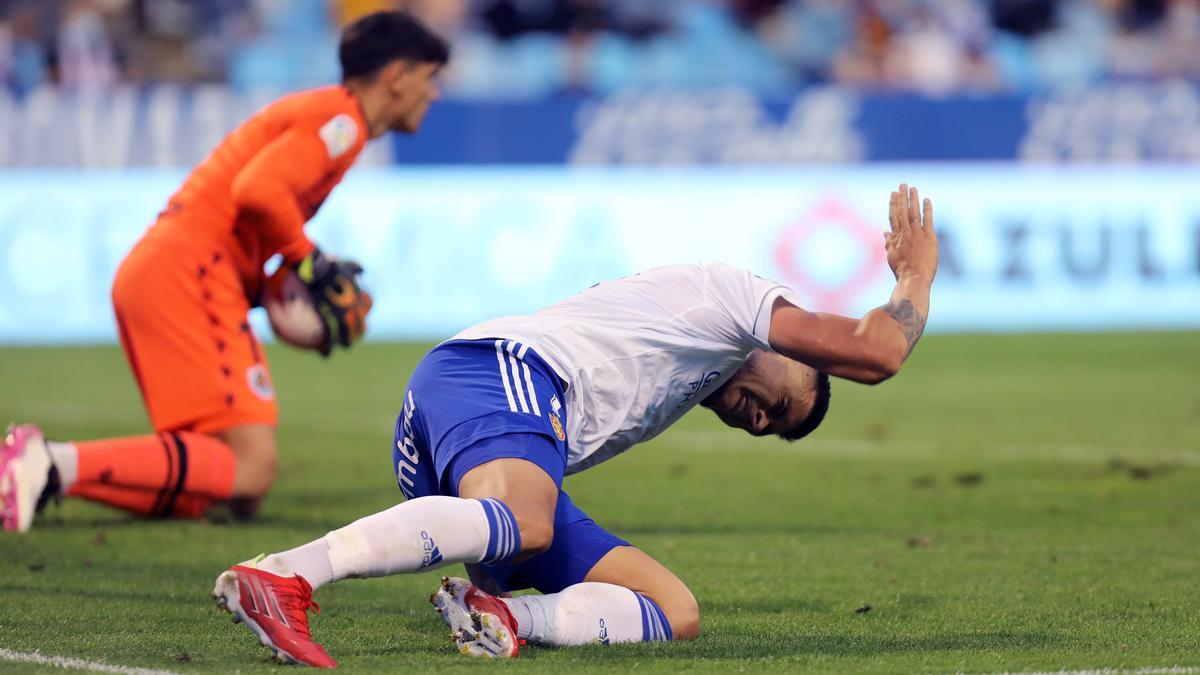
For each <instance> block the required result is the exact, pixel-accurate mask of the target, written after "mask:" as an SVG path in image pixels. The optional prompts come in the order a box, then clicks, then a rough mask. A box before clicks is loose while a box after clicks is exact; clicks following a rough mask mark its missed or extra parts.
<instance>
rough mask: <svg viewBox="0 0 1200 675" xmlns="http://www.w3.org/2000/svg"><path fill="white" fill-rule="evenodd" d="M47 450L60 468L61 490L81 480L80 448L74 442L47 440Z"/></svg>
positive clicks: (63, 491) (63, 490)
mask: <svg viewBox="0 0 1200 675" xmlns="http://www.w3.org/2000/svg"><path fill="white" fill-rule="evenodd" d="M46 450H47V452H49V453H50V461H52V462H54V467H55V468H56V469H58V480H59V481H60V482H61V483H62V488H61V492H62V493H64V494H65V493H66V491H67V488H69V487H71V486H72V485H74V484H75V482H76V481H77V480H79V448H76V447H75V444H74V443H59V442H57V441H46Z"/></svg>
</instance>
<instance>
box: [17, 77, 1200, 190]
mask: <svg viewBox="0 0 1200 675" xmlns="http://www.w3.org/2000/svg"><path fill="white" fill-rule="evenodd" d="M279 93H281V92H256V93H249V94H248V93H239V92H236V91H234V90H231V89H229V88H226V87H220V86H204V87H193V88H185V87H178V86H170V85H162V86H155V87H148V88H141V89H139V88H132V87H125V88H118V89H115V90H111V91H103V92H87V91H82V92H81V91H73V90H66V89H54V88H42V89H38V90H35V91H34V92H33V93H31V94H29V95H28V96H26V97H24V98H22V99H14V98H11V97H10V96H9V95H8V94H7V93H6V92H5V91H4V90H3V89H0V167H87V168H125V167H159V168H163V167H187V166H191V165H193V164H195V163H197V162H199V161H200V160H201V159H203V158H204V157H205V156H206V155H207V154H208V153H209V152H210V151H211V150H212V148H213V147H214V146H215V145H216V144H217V143H218V142H219V141H220V140H221V138H223V137H224V135H225V134H226V133H228V132H229V131H230V130H232V129H233V128H234V127H235V126H237V125H238V124H240V123H241V122H243V121H244V120H245V119H246V118H248V117H249V116H250V115H252V114H253V113H254V111H256V110H257V109H259V108H260V107H262V106H263V105H265V104H266V103H268V102H269V101H270V100H271V99H272V98H273V97H274V96H275V95H278V94H279ZM914 160H920V161H958V160H976V161H978V160H987V161H998V160H1005V161H1020V162H1031V163H1039V164H1044V163H1055V164H1059V163H1067V164H1070V163H1080V164H1126V165H1127V164H1131V163H1144V162H1200V87H1198V86H1197V85H1195V84H1193V83H1189V82H1183V81H1179V82H1162V83H1146V84H1136V83H1133V84H1112V85H1105V86H1098V87H1093V88H1085V89H1080V90H1071V91H1062V92H1048V93H1042V94H1037V95H1031V96H1026V95H981V96H971V97H962V96H960V97H947V98H928V97H922V96H916V95H901V94H880V93H862V92H858V91H855V90H851V89H842V88H836V87H814V88H809V89H805V90H802V91H798V92H796V94H795V95H793V96H790V97H784V98H764V97H762V96H760V95H757V94H754V93H752V92H750V91H748V90H746V89H740V88H736V87H730V88H717V89H699V90H648V91H643V90H636V91H625V92H618V93H615V94H613V95H611V96H607V97H596V98H591V97H563V98H559V99H552V100H539V101H534V102H513V103H500V102H485V101H464V100H448V101H439V102H437V103H436V104H435V105H434V106H433V108H432V109H431V110H430V113H429V115H428V117H427V118H426V121H425V125H424V128H423V129H422V130H421V132H420V133H418V134H417V135H415V136H400V135H393V136H392V137H391V138H389V139H387V140H380V141H378V142H375V143H371V144H370V145H368V154H367V156H366V157H365V158H363V159H361V160H360V164H364V163H374V164H387V163H392V162H397V163H400V164H422V165H424V164H438V165H462V164H489V165H495V164H502V165H512V164H521V165H526V164H538V165H563V164H574V165H587V166H596V165H600V166H606V165H634V166H698V165H702V166H746V165H797V164H855V163H859V162H863V161H867V162H872V161H887V162H896V161H914Z"/></svg>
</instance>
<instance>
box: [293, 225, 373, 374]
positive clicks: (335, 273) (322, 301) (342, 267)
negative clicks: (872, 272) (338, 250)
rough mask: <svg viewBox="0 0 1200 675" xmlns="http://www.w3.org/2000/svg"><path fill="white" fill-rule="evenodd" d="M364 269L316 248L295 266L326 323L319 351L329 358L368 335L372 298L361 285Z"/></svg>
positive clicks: (297, 273)
mask: <svg viewBox="0 0 1200 675" xmlns="http://www.w3.org/2000/svg"><path fill="white" fill-rule="evenodd" d="M362 271H363V268H362V265H359V264H358V263H357V262H355V261H353V260H340V259H338V258H337V257H336V256H332V255H329V256H327V255H325V254H324V253H322V252H321V249H319V248H313V250H312V253H309V254H308V255H307V256H305V257H304V259H303V260H301V261H300V264H299V265H297V266H296V275H297V276H298V277H299V278H300V281H302V282H304V285H306V286H308V290H309V293H311V294H312V300H313V305H314V307H315V308H316V310H317V313H318V314H320V316H321V319H322V320H324V321H325V328H326V332H325V342H324V343H322V344H321V346H320V347H319V348H318V351H320V352H321V356H329V353H330V352H331V351H333V346H334V345H335V344H338V345H341V346H343V347H347V348H348V347H350V345H352V344H354V343H355V342H357V341H359V340H361V339H362V337H363V334H364V333H366V332H367V313H368V312H370V311H371V294H370V293H368V292H367V291H366V290H364V289H363V288H361V287H360V286H359V285H358V277H359V275H361V274H362Z"/></svg>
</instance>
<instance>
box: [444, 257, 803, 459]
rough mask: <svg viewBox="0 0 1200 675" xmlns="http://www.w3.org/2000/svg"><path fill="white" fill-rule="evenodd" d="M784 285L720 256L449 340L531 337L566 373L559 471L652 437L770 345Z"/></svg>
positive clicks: (601, 287) (603, 287) (607, 286)
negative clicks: (563, 457) (564, 440)
mask: <svg viewBox="0 0 1200 675" xmlns="http://www.w3.org/2000/svg"><path fill="white" fill-rule="evenodd" d="M780 296H783V297H787V298H788V299H789V301H791V302H793V303H795V304H799V303H798V302H797V301H796V299H795V298H794V297H792V292H791V290H790V289H788V288H787V287H786V286H783V285H781V284H779V283H777V282H774V281H769V280H767V279H763V278H761V277H758V276H755V275H753V274H751V273H750V272H748V271H745V270H740V269H736V268H734V267H730V266H728V265H724V264H720V263H707V264H703V265H673V266H668V267H659V268H655V269H652V270H649V271H647V272H643V273H642V274H638V275H635V276H631V277H626V278H624V279H618V280H616V281H606V282H603V283H600V284H598V285H596V286H593V287H591V288H589V289H588V290H586V291H584V292H582V293H580V294H578V295H576V296H574V297H572V298H569V299H567V300H564V301H563V302H560V303H558V304H555V305H550V306H549V307H546V308H544V309H542V310H539V311H538V312H536V313H534V314H532V315H530V316H508V317H502V318H499V319H493V320H491V321H485V322H484V323H481V324H477V325H475V326H472V327H471V328H468V329H467V330H464V331H463V332H461V333H459V334H458V335H455V336H454V339H456V340H476V339H483V338H505V339H509V340H515V341H517V342H520V343H523V344H526V345H529V346H530V347H531V348H532V349H534V350H535V351H536V352H537V353H538V354H539V355H540V356H541V357H542V358H543V359H544V360H545V361H546V363H548V364H549V365H550V367H551V368H553V369H554V371H555V372H556V373H557V374H558V376H559V377H561V378H562V379H563V380H564V381H565V382H566V383H567V402H566V407H567V416H568V417H567V420H568V423H567V434H568V440H569V447H570V451H569V453H568V457H567V473H568V474H572V473H577V472H579V471H582V470H584V469H586V468H588V467H591V466H594V465H596V464H599V463H600V462H603V461H604V460H606V459H609V458H610V457H613V456H614V455H617V454H619V453H621V452H624V451H625V450H628V449H629V448H630V447H632V446H633V445H635V444H637V443H640V442H642V441H645V440H649V439H651V438H654V437H655V436H657V435H658V434H660V433H662V432H663V431H664V430H665V429H666V428H667V427H669V426H671V425H672V424H674V423H675V422H676V421H677V420H678V419H679V418H680V417H682V416H683V414H684V413H686V412H687V411H688V410H691V409H692V407H693V406H695V405H696V404H697V403H699V402H700V401H701V400H703V399H704V398H706V397H707V396H708V395H709V394H711V393H712V392H713V391H715V390H716V389H717V388H718V387H720V386H721V385H722V384H724V383H725V382H726V381H727V380H728V379H729V378H730V377H732V376H733V374H734V372H736V371H737V370H738V368H740V367H741V366H742V364H743V363H745V362H746V358H747V357H748V356H749V355H750V352H752V351H753V350H754V349H755V348H763V349H770V345H769V344H768V343H767V336H768V334H769V333H770V329H771V309H772V306H773V304H774V302H775V299H776V298H777V297H780Z"/></svg>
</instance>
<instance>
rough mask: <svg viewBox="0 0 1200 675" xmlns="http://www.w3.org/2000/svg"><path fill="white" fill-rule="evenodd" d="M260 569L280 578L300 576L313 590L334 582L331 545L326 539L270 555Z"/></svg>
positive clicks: (260, 565)
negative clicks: (330, 557)
mask: <svg viewBox="0 0 1200 675" xmlns="http://www.w3.org/2000/svg"><path fill="white" fill-rule="evenodd" d="M258 568H259V569H262V570H266V571H267V572H270V573H272V574H278V575H280V576H291V575H293V574H299V575H300V576H302V577H304V580H305V581H307V582H308V583H309V584H311V585H312V587H313V588H320V587H321V586H324V585H325V584H327V583H329V582H330V581H333V566H332V565H331V564H330V562H329V544H328V543H327V542H326V541H325V539H324V538H321V539H318V540H316V541H310V542H308V543H307V544H304V545H302V546H297V547H296V548H293V549H291V550H288V551H284V552H283V553H276V554H274V555H269V556H267V557H265V558H263V559H262V561H260V562H259V563H258Z"/></svg>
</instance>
